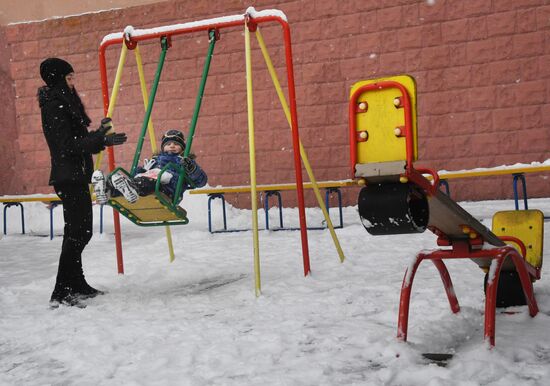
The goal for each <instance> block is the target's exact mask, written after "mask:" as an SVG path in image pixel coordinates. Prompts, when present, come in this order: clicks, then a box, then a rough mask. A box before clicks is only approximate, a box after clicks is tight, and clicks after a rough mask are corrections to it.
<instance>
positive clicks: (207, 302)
mask: <svg viewBox="0 0 550 386" xmlns="http://www.w3.org/2000/svg"><path fill="white" fill-rule="evenodd" d="M217 204H219V203H217ZM463 206H464V207H465V208H466V209H467V210H469V211H471V212H472V213H473V214H474V216H476V217H477V218H479V219H483V222H484V223H485V224H486V225H487V226H490V221H491V220H490V218H491V216H492V213H493V212H494V211H496V210H502V209H513V203H512V202H511V201H485V202H478V203H463ZM530 206H531V207H533V208H540V209H542V210H543V211H544V212H545V213H547V214H548V213H550V199H544V200H543V199H537V200H530ZM185 207H186V209H188V212H189V216H190V219H191V222H190V224H189V225H187V226H177V227H173V228H172V232H173V237H174V245H175V252H176V256H177V257H176V260H175V262H173V263H171V264H170V263H169V262H168V252H167V246H166V241H165V236H164V229H163V228H162V227H161V228H140V227H137V226H135V225H132V224H130V223H129V222H127V221H123V245H124V258H125V272H126V273H125V275H117V273H116V261H115V249H114V236H113V231H112V220H111V217H112V216H111V214H110V210H107V211H106V225H105V228H106V232H105V233H103V234H99V232H97V230H98V227H99V224H98V222H97V221H96V234H95V235H94V238H93V239H92V241H91V243H90V245H89V246H88V247H87V248H86V250H85V253H84V257H83V260H84V266H85V272H86V276H87V278H88V281H89V282H90V283H91V284H92V285H94V286H96V287H98V288H100V289H103V290H106V291H108V294H106V295H105V296H101V297H98V298H95V299H91V300H89V301H88V302H87V304H88V305H87V307H86V308H85V309H79V308H70V307H61V308H59V309H57V310H51V309H49V307H48V299H49V296H50V293H51V290H52V287H53V284H54V279H55V274H56V270H57V259H58V255H59V251H60V248H61V240H62V239H61V237H59V236H57V237H55V238H54V239H53V240H52V241H50V240H49V238H48V237H44V236H45V235H47V234H48V232H49V216H48V210H47V209H46V207H45V206H44V205H42V204H38V203H34V204H26V205H25V213H26V225H27V233H28V234H27V235H21V234H19V233H18V232H19V229H20V228H19V211H18V209H17V208H11V209H10V210H9V211H8V214H9V216H8V235H7V236H3V235H2V236H1V239H0V251H1V253H0V384H1V385H352V384H355V385H422V386H425V385H431V386H435V385H514V386H515V385H548V384H550V340H549V339H548V334H549V332H550V275H548V272H545V271H544V269H543V275H542V279H541V280H540V281H538V282H536V283H535V293H536V296H537V300H538V305H539V308H540V313H539V314H538V315H537V316H536V317H535V318H530V317H529V315H528V312H527V308H526V307H516V308H515V310H516V311H518V312H517V313H514V314H502V313H498V314H497V326H496V331H497V333H496V347H495V348H494V349H492V350H490V349H488V347H487V345H486V344H485V343H484V342H483V324H484V319H483V310H484V295H483V286H482V284H483V273H482V272H481V271H480V270H479V268H478V267H477V266H476V265H475V264H473V263H470V262H469V261H460V262H449V263H448V267H449V271H450V273H451V276H452V278H453V280H454V284H455V289H456V292H457V295H458V299H459V301H460V304H461V307H462V309H461V312H460V313H458V314H456V315H453V314H452V313H451V311H450V309H449V306H448V303H447V300H446V296H445V294H444V292H443V291H442V284H441V280H440V279H439V275H438V274H437V271H436V270H435V268H434V267H433V266H432V265H431V264H428V263H425V264H422V265H421V267H420V269H419V272H418V274H417V277H416V280H415V284H414V288H413V295H412V300H411V313H410V323H409V341H408V343H401V342H398V341H397V340H396V338H395V335H396V329H397V312H398V303H399V290H400V286H401V281H402V278H403V274H404V271H405V268H406V267H407V266H408V264H409V262H410V260H411V258H412V257H413V256H414V254H415V253H416V252H417V251H418V250H420V249H426V248H434V247H435V236H434V235H433V234H431V233H429V232H426V233H424V234H421V235H404V236H379V237H372V236H370V235H369V234H368V233H367V232H366V231H365V230H364V228H363V226H362V225H361V223H360V221H359V218H358V215H357V209H356V208H355V207H349V208H345V209H344V221H345V227H344V228H343V229H338V230H337V234H338V237H339V239H340V242H341V244H342V247H343V249H344V252H345V255H346V257H347V259H346V261H345V262H344V263H343V264H342V263H340V261H339V259H338V254H337V253H336V250H335V248H334V246H333V243H332V239H331V237H330V234H329V232H328V231H326V230H325V231H310V232H309V242H310V244H309V246H310V255H311V266H312V274H311V275H310V276H309V277H305V278H304V277H303V268H302V255H301V245H300V234H299V232H270V231H267V232H266V231H263V232H260V249H261V251H260V256H261V273H262V295H261V296H260V297H258V298H257V297H256V296H255V295H254V273H253V250H252V233H251V232H240V233H224V234H215V235H212V234H210V233H208V231H207V222H206V199H205V197H203V196H187V197H186V199H185ZM94 210H95V218H96V220H97V219H99V215H98V213H99V212H98V208H95V209H94ZM215 210H216V211H218V210H220V208H219V207H215ZM218 213H219V212H218ZM331 214H332V215H336V214H337V211H336V210H333V211H331ZM272 216H273V217H272V218H271V224H276V213H275V211H273V214H272ZM228 218H229V226H230V227H236V228H239V227H248V224H249V223H250V211H243V210H237V209H234V208H230V209H229V212H228ZM321 218H322V215H321V213H320V211H319V210H316V209H311V210H308V220H309V224H310V225H319V224H320V222H321ZM285 221H286V222H287V224H286V225H288V226H293V225H294V226H295V225H297V223H298V220H297V211H296V210H295V209H287V210H285ZM334 221H335V222H336V219H335V218H334ZM262 223H263V215H262V214H261V213H260V224H262ZM55 225H56V233H57V234H60V233H61V232H62V229H61V226H62V215H61V209H60V208H58V209H56V210H55ZM219 226H220V224H219V222H216V227H219ZM547 233H548V232H547ZM545 239H546V240H545V241H546V243H545V244H546V245H550V244H549V241H550V240H549V238H548V236H546V237H545ZM545 254H546V257H545V259H546V260H548V252H545ZM424 352H435V353H453V354H455V355H454V358H453V359H452V360H451V361H450V362H449V363H448V365H447V367H440V366H437V365H436V364H434V363H429V362H428V361H427V360H426V359H424V358H423V357H422V355H421V354H422V353H424Z"/></svg>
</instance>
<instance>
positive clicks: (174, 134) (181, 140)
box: [160, 130, 185, 150]
mask: <svg viewBox="0 0 550 386" xmlns="http://www.w3.org/2000/svg"><path fill="white" fill-rule="evenodd" d="M168 142H175V143H177V144H178V145H180V146H181V148H182V149H183V150H185V137H184V136H183V133H182V132H181V131H179V130H168V131H167V132H166V134H164V135H163V136H162V143H161V145H160V148H161V150H162V149H164V145H166V144H167V143H168Z"/></svg>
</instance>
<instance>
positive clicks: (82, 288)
mask: <svg viewBox="0 0 550 386" xmlns="http://www.w3.org/2000/svg"><path fill="white" fill-rule="evenodd" d="M71 287H72V293H73V294H74V295H75V296H78V297H79V298H80V299H89V298H95V297H96V296H98V295H105V292H103V291H100V290H98V289H95V288H94V287H92V286H91V285H89V284H88V282H87V281H86V278H85V277H84V275H81V276H79V277H77V278H75V279H74V281H73V283H72V285H71Z"/></svg>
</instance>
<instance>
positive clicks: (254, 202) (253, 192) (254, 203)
mask: <svg viewBox="0 0 550 386" xmlns="http://www.w3.org/2000/svg"><path fill="white" fill-rule="evenodd" d="M244 47H245V61H246V102H247V108H248V147H249V155H250V188H251V189H250V200H251V207H252V235H253V245H254V277H255V290H256V296H260V294H261V292H262V285H261V278H260V248H259V238H258V191H257V187H256V147H255V144H254V100H253V97H252V59H251V54H250V52H251V51H250V31H249V30H248V23H247V22H246V21H245V24H244Z"/></svg>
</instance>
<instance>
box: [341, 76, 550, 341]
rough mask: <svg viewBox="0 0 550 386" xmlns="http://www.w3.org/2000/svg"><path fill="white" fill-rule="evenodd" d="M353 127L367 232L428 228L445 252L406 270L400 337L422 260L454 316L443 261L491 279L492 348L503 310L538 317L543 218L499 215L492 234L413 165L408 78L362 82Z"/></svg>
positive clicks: (433, 176)
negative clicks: (524, 309) (475, 268)
mask: <svg viewBox="0 0 550 386" xmlns="http://www.w3.org/2000/svg"><path fill="white" fill-rule="evenodd" d="M349 122H350V129H349V130H350V151H351V172H352V176H353V178H356V179H358V180H359V183H360V184H362V185H365V187H364V188H363V189H362V190H361V192H360V194H359V198H358V206H359V214H360V217H361V221H362V222H363V225H364V227H365V228H366V230H367V231H368V232H369V233H370V234H372V235H390V234H406V233H417V232H424V231H425V230H426V229H429V230H430V231H432V232H433V233H434V234H435V235H436V236H437V245H438V246H440V247H446V248H441V249H436V250H434V251H431V252H420V253H419V254H418V255H417V256H416V259H415V260H414V262H413V263H412V264H411V265H410V266H409V268H408V269H407V271H406V272H405V276H404V279H403V284H402V287H401V300H400V305H399V318H398V329H397V337H398V339H400V340H403V341H406V340H407V329H408V317H409V302H410V296H411V288H412V284H413V280H414V276H415V273H416V270H417V269H418V266H419V265H420V263H421V262H422V261H423V260H431V261H432V263H433V264H434V265H435V266H436V268H437V270H438V272H439V274H440V276H441V279H442V281H443V286H444V289H445V292H446V294H447V298H448V301H449V304H450V307H451V310H452V312H454V313H456V312H459V310H460V307H459V304H458V300H457V298H456V295H455V292H454V288H453V284H452V281H451V277H450V275H449V272H448V271H447V268H446V266H445V264H444V260H445V259H464V258H468V259H471V260H472V261H474V262H475V263H476V264H478V265H479V267H480V268H481V269H482V270H483V271H484V272H485V273H486V300H485V332H484V337H485V339H486V340H488V342H489V344H490V345H491V346H494V344H495V314H496V307H497V305H500V306H510V305H519V304H527V305H528V308H529V314H530V315H531V316H535V315H536V314H537V312H538V307H537V303H536V300H535V296H534V294H533V287H532V281H535V280H537V279H539V278H540V270H541V267H542V233H543V215H542V212H540V211H538V210H525V211H507V212H499V213H496V214H495V217H494V220H493V231H490V230H489V229H487V228H486V227H485V226H484V225H483V224H481V223H480V222H479V221H478V220H476V219H475V218H474V217H472V216H471V215H470V214H469V213H468V212H467V211H465V210H464V209H463V208H462V207H460V206H459V205H458V204H457V203H456V202H455V201H453V200H452V199H451V198H450V197H449V196H447V195H446V194H444V193H443V192H441V191H440V190H439V176H438V174H437V173H436V172H434V171H432V170H430V169H426V168H417V167H415V166H414V165H413V163H414V161H416V160H417V156H418V150H417V120H416V84H415V81H414V79H413V78H412V77H410V76H405V75H402V76H396V77H390V78H381V79H375V80H367V81H361V82H358V83H356V84H355V85H354V86H353V87H352V90H351V97H350V102H349ZM426 175H427V176H428V177H429V178H427V177H426ZM508 244H511V245H508ZM497 292H498V294H497Z"/></svg>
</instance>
